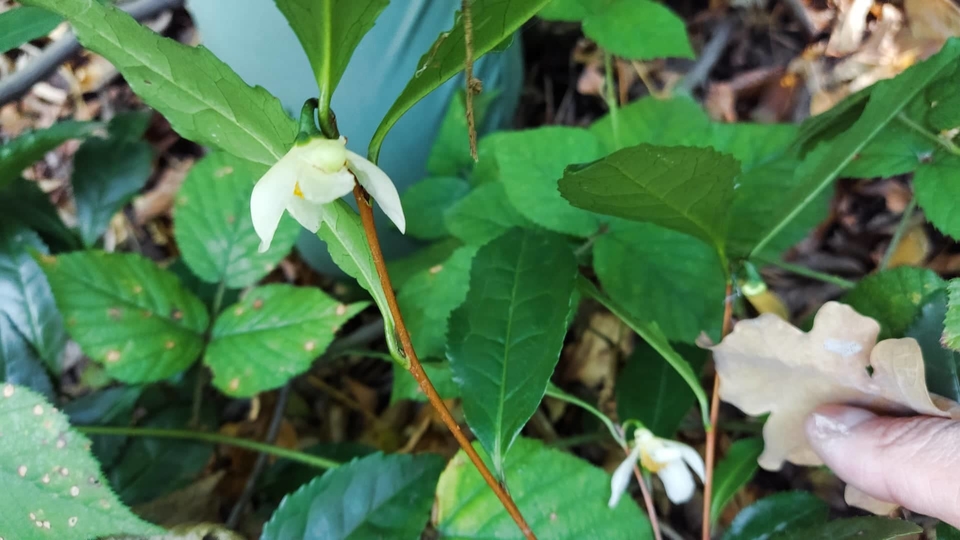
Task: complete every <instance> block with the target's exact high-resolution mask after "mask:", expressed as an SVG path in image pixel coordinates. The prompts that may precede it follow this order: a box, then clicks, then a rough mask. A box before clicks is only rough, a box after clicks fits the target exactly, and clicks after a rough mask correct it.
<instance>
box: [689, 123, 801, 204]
mask: <svg viewBox="0 0 960 540" xmlns="http://www.w3.org/2000/svg"><path fill="white" fill-rule="evenodd" d="M701 114H702V113H701ZM710 127H711V128H712V129H711V130H710V141H709V146H710V147H711V148H713V149H714V150H717V151H719V152H723V153H725V154H730V155H732V156H733V157H734V158H736V159H737V161H739V162H740V167H741V169H742V170H743V172H744V173H747V172H749V171H750V170H752V169H754V168H755V167H758V166H762V165H765V164H767V163H770V162H771V161H774V160H776V159H778V158H779V157H780V156H782V155H784V153H785V151H786V150H787V149H788V147H789V146H790V143H792V142H793V140H794V139H795V138H796V136H797V126H795V125H793V124H749V123H736V124H726V123H713V124H711V126H710ZM695 146H704V145H702V144H697V145H695ZM737 183H739V182H737ZM739 189H740V188H739V187H737V190H738V192H737V197H739V196H740V194H739Z"/></svg>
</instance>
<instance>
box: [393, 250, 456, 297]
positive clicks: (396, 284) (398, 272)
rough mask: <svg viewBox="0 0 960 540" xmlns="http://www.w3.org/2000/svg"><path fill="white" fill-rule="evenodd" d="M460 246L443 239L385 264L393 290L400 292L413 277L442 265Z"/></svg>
mask: <svg viewBox="0 0 960 540" xmlns="http://www.w3.org/2000/svg"><path fill="white" fill-rule="evenodd" d="M462 245H463V244H462V243H461V242H460V241H459V240H457V239H456V238H445V239H443V240H441V241H439V242H434V243H432V244H430V245H428V246H426V247H423V248H421V249H419V250H417V251H415V252H413V254H412V255H407V256H406V257H402V258H399V259H394V260H392V261H389V262H387V271H388V272H389V273H390V281H391V282H392V283H393V288H394V289H396V290H398V291H402V290H403V288H404V287H405V286H406V285H407V282H408V281H410V279H411V278H413V276H415V275H417V274H419V273H420V272H423V271H424V270H426V269H428V268H433V267H434V266H436V265H438V264H441V263H443V261H445V260H447V259H448V258H450V255H453V252H454V251H456V250H457V249H458V248H459V247H461V246H462Z"/></svg>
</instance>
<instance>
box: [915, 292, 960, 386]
mask: <svg viewBox="0 0 960 540" xmlns="http://www.w3.org/2000/svg"><path fill="white" fill-rule="evenodd" d="M946 314H947V291H945V290H943V289H938V290H936V291H934V292H933V293H931V294H930V295H929V296H927V297H926V298H925V299H924V300H923V305H922V306H920V313H919V315H917V318H916V320H914V321H913V324H911V325H910V328H908V329H907V331H906V333H905V334H904V337H911V338H913V339H915V340H917V343H918V344H919V345H920V350H921V351H922V352H923V368H924V377H925V378H926V381H927V388H928V389H929V390H930V391H931V392H933V393H934V394H937V395H940V396H943V397H945V398H949V399H952V400H953V401H960V380H958V378H957V376H958V373H960V353H957V352H956V351H954V350H951V349H946V348H944V347H943V345H942V344H941V343H940V338H941V336H942V335H943V329H944V319H945V317H946Z"/></svg>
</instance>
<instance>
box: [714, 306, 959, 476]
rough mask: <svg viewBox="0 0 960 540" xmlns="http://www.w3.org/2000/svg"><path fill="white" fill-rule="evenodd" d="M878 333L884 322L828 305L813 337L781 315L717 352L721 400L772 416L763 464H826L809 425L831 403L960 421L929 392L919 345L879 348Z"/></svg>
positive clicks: (952, 407)
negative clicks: (812, 441) (809, 438)
mask: <svg viewBox="0 0 960 540" xmlns="http://www.w3.org/2000/svg"><path fill="white" fill-rule="evenodd" d="M879 332H880V325H879V324H878V323H877V321H875V320H873V319H870V318H868V317H864V316H862V315H860V314H858V313H857V312H856V311H854V310H853V308H851V307H850V306H847V305H844V304H839V303H837V302H827V303H826V304H824V306H823V307H822V308H821V309H820V311H819V312H818V313H817V316H816V318H815V319H814V323H813V329H812V330H811V331H810V332H809V333H804V332H802V331H801V330H799V329H797V328H796V327H794V326H792V325H790V324H789V323H787V322H785V321H784V320H783V319H781V318H780V317H777V316H776V315H761V316H760V317H757V318H756V319H751V320H747V321H741V322H740V323H738V324H737V325H736V327H735V328H734V330H733V332H731V333H730V335H728V336H727V337H726V338H724V340H723V341H722V342H721V343H720V344H719V345H717V346H715V347H713V348H712V350H713V354H714V360H715V362H716V366H717V373H718V374H719V376H720V397H721V399H723V400H724V401H727V402H729V403H731V404H733V405H735V406H737V407H739V408H740V409H741V410H742V411H743V412H745V413H747V414H750V415H755V416H756V415H761V414H764V413H770V417H769V419H768V420H767V422H766V424H765V425H764V427H763V439H764V449H763V454H761V455H760V458H759V460H758V462H759V464H760V466H761V467H763V468H764V469H767V470H779V469H780V467H781V466H782V465H783V462H784V461H789V462H791V463H794V464H797V465H821V464H822V463H823V462H822V461H821V460H820V458H819V457H818V456H817V455H816V454H815V453H814V451H813V449H812V448H811V447H810V444H809V443H808V442H807V439H806V436H805V434H804V433H805V432H804V422H805V421H806V419H807V417H808V416H809V415H810V413H812V412H813V410H814V409H816V408H817V407H818V406H820V405H825V404H828V403H835V404H847V405H855V406H860V407H866V408H869V409H871V410H874V411H877V412H880V413H887V414H901V415H902V414H911V413H919V414H926V415H931V416H940V417H954V418H960V404H957V403H954V402H952V401H950V400H947V399H945V398H941V397H939V396H933V395H931V394H930V393H929V392H928V391H927V386H926V382H925V380H924V368H923V356H922V354H921V352H920V346H919V345H918V344H917V342H916V340H914V339H911V338H905V339H887V340H884V341H881V342H879V343H877V335H878V334H879ZM868 368H872V370H873V373H872V375H871V374H870V373H869V372H868Z"/></svg>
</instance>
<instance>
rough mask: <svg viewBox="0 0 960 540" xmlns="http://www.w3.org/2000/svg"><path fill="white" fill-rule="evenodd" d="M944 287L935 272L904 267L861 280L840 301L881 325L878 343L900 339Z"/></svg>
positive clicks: (944, 284)
mask: <svg viewBox="0 0 960 540" xmlns="http://www.w3.org/2000/svg"><path fill="white" fill-rule="evenodd" d="M945 286H946V283H945V282H944V281H943V280H942V279H940V276H938V275H937V274H936V272H934V271H933V270H928V269H926V268H913V267H909V266H901V267H898V268H893V269H891V270H884V271H881V272H878V273H876V274H873V275H870V276H867V277H866V278H864V279H862V280H860V282H858V283H857V286H856V287H854V288H853V289H851V290H850V292H849V293H847V294H846V296H844V297H843V298H842V299H841V301H842V302H843V303H845V304H849V305H850V306H851V307H852V308H853V309H855V310H856V311H857V313H859V314H861V315H865V316H867V317H870V318H873V319H876V320H877V322H879V323H880V336H879V338H878V339H887V338H894V337H901V336H903V335H904V333H905V332H906V331H907V329H908V328H910V325H911V324H913V321H914V320H915V319H916V318H917V316H918V315H919V314H920V309H921V307H922V306H923V302H924V299H925V298H927V296H929V295H930V294H931V293H933V292H935V291H937V290H939V289H942V288H943V287H945Z"/></svg>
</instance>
